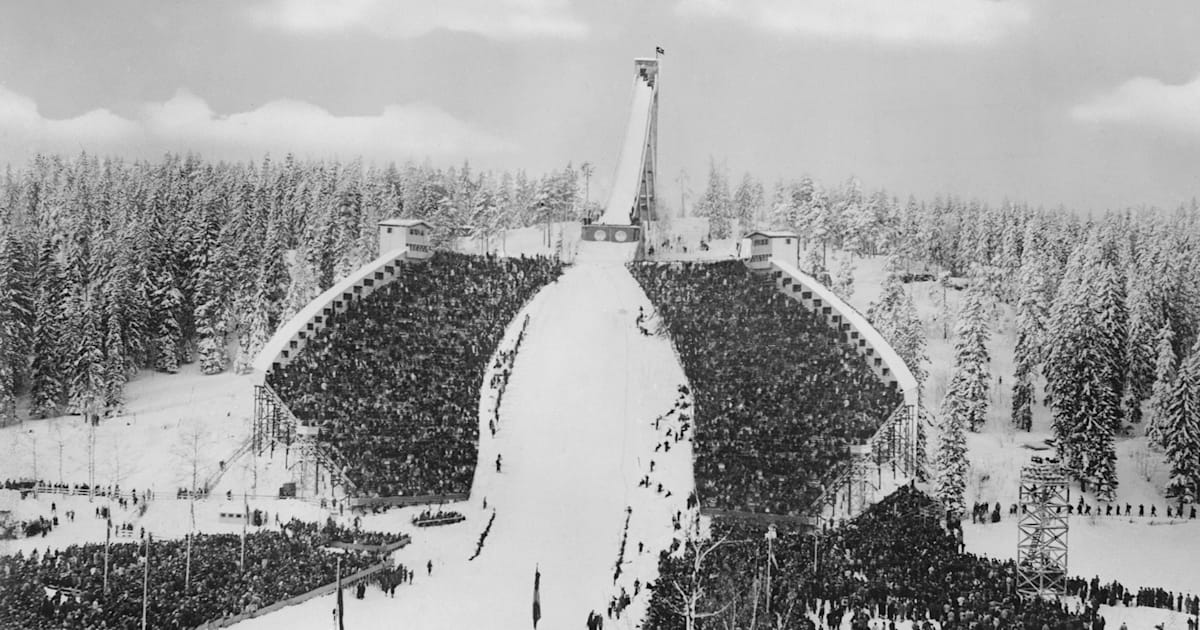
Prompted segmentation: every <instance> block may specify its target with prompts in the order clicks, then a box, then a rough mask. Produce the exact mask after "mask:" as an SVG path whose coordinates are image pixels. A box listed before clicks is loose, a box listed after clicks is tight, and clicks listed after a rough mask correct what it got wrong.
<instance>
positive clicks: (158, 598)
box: [0, 520, 407, 630]
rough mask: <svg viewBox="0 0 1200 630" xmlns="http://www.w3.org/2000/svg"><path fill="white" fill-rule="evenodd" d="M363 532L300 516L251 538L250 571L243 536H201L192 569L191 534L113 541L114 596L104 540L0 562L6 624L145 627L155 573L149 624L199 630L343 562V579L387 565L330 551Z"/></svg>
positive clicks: (324, 576)
mask: <svg viewBox="0 0 1200 630" xmlns="http://www.w3.org/2000/svg"><path fill="white" fill-rule="evenodd" d="M362 536H363V533H362V532H354V531H351V530H346V529H343V528H340V527H337V526H336V525H333V524H331V523H328V522H327V523H325V524H324V525H319V524H317V523H305V522H301V521H297V520H293V521H291V522H289V523H286V524H284V525H283V526H282V527H281V528H280V529H270V530H262V531H258V532H254V533H251V534H248V535H247V536H246V541H245V549H246V552H245V564H244V569H243V568H242V567H241V566H240V564H241V548H242V543H241V539H240V537H239V536H238V535H237V534H215V535H214V534H196V535H195V536H194V537H193V538H192V541H191V544H192V550H191V563H190V568H189V566H188V560H187V544H188V543H187V540H186V539H185V538H178V539H172V540H157V539H153V538H152V537H151V538H142V539H141V540H137V541H133V542H119V543H118V542H116V541H113V542H112V543H111V544H109V545H108V553H107V556H108V570H107V576H108V577H107V590H105V555H106V554H105V546H106V545H105V543H89V544H86V545H71V546H69V547H67V548H65V549H62V550H58V551H52V550H47V551H45V552H42V553H39V552H38V551H36V550H35V551H33V552H31V553H29V554H22V553H16V554H13V555H6V556H0V628H65V629H72V630H73V629H85V628H86V629H89V630H91V629H115V628H139V627H141V615H142V601H143V600H142V584H143V579H144V577H145V576H146V575H148V578H146V585H147V590H148V593H149V597H148V598H147V601H148V610H147V621H148V626H149V627H151V628H195V627H197V626H199V625H201V624H204V623H206V622H209V621H214V620H218V619H222V618H225V617H230V616H234V615H239V614H243V613H248V612H253V611H255V610H257V609H260V608H262V607H265V606H269V605H271V604H273V603H275V602H277V601H281V600H284V599H288V598H291V597H295V596H297V595H301V594H304V593H308V592H310V591H312V590H314V589H316V588H317V587H320V586H324V585H328V584H332V583H334V582H335V581H336V580H337V564H338V559H339V558H340V559H341V571H342V575H343V576H352V575H354V574H355V573H356V572H358V571H362V570H363V569H366V568H368V567H370V566H372V565H376V564H378V563H379V562H380V561H381V558H380V556H378V555H376V554H373V553H359V552H349V553H337V552H333V551H330V550H328V549H327V548H326V546H327V545H328V544H329V543H330V542H334V541H338V540H355V539H361V538H362ZM147 542H149V544H148V545H147ZM147 547H149V555H150V558H149V571H148V574H145V573H144V571H145V566H146V565H145V564H144V560H143V558H144V553H145V550H146V548H147ZM189 574H190V575H189ZM406 576H407V573H406ZM380 579H388V580H391V581H390V582H388V585H389V587H391V586H394V585H395V584H399V583H402V582H403V580H401V579H400V577H399V573H398V572H397V571H396V570H395V569H393V571H392V572H391V573H388V574H385V575H384V576H383V577H382V578H380Z"/></svg>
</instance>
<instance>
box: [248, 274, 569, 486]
mask: <svg viewBox="0 0 1200 630" xmlns="http://www.w3.org/2000/svg"><path fill="white" fill-rule="evenodd" d="M561 271H562V267H561V264H560V263H559V262H558V261H556V260H553V259H549V258H541V257H538V258H524V257H522V258H496V257H491V256H486V257H481V256H467V255H462V254H455V253H449V252H437V253H435V254H434V256H433V258H432V259H431V260H429V261H428V262H426V263H421V264H417V265H414V266H413V267H412V268H411V269H408V270H406V271H405V272H404V273H403V274H401V275H400V277H399V278H397V279H396V280H395V281H394V282H392V283H390V284H387V285H385V286H383V287H380V288H379V289H378V290H376V291H375V292H374V293H372V294H371V295H370V296H368V297H366V298H364V299H362V300H358V301H355V302H353V303H352V304H351V305H350V307H349V308H348V309H347V310H346V311H345V312H343V313H340V314H336V315H334V316H331V317H330V318H329V322H328V324H329V325H328V326H327V327H326V328H325V329H324V330H323V331H322V332H321V333H320V334H318V335H316V336H315V337H314V338H313V339H312V340H311V341H310V342H309V344H308V345H307V346H306V347H305V349H304V351H303V352H302V353H301V354H299V355H298V356H297V357H296V358H295V360H294V361H292V362H291V363H289V364H288V365H287V366H285V367H282V368H280V369H278V370H274V371H272V372H271V373H270V374H269V375H268V377H267V379H268V382H269V383H270V385H271V386H272V387H273V388H274V390H275V391H276V392H277V393H278V394H279V396H280V398H281V399H282V400H283V401H284V402H285V403H286V404H287V405H288V407H289V408H290V409H291V411H292V412H293V413H294V414H295V415H296V417H297V418H299V419H300V421H301V422H304V423H306V424H312V425H317V426H319V427H320V441H321V443H322V444H325V445H329V446H332V447H333V448H332V449H331V451H332V452H333V453H334V454H335V456H334V457H335V460H336V462H337V464H338V465H341V466H344V471H345V474H346V475H347V476H348V477H349V479H350V481H351V482H352V483H353V484H354V486H355V487H356V489H357V492H358V493H359V494H361V495H364V496H398V495H444V494H451V493H462V492H467V491H468V490H469V488H470V484H471V480H472V477H473V475H474V468H475V463H476V457H477V447H478V438H479V391H480V387H481V386H482V384H483V377H484V373H485V370H486V368H487V366H488V361H489V360H490V358H491V356H492V353H493V352H494V351H495V349H496V347H497V345H498V344H499V342H500V340H501V338H502V336H503V334H504V330H505V327H506V326H507V325H508V324H509V322H511V321H512V319H513V317H515V316H516V314H517V312H518V311H519V310H520V308H521V307H522V306H523V305H524V303H525V302H526V301H527V300H528V299H529V298H530V297H532V296H533V294H534V293H535V292H536V291H537V290H538V289H539V288H541V287H542V286H544V285H546V284H548V283H550V282H552V281H554V280H555V279H556V278H557V277H558V276H559V274H560V273H561Z"/></svg>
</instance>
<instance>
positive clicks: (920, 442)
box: [913, 409, 929, 483]
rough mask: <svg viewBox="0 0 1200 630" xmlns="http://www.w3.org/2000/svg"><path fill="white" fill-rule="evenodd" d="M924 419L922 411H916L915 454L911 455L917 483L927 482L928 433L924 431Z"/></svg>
mask: <svg viewBox="0 0 1200 630" xmlns="http://www.w3.org/2000/svg"><path fill="white" fill-rule="evenodd" d="M926 417H927V416H926V414H925V410H924V409H921V410H919V411H918V419H917V422H916V439H915V441H916V445H915V449H916V452H915V453H913V458H914V459H915V460H916V466H917V469H916V471H915V472H914V476H915V477H916V479H917V481H919V482H921V483H925V482H926V481H929V460H928V459H927V458H928V452H927V451H928V446H927V444H928V442H929V433H928V431H926V430H925V422H926Z"/></svg>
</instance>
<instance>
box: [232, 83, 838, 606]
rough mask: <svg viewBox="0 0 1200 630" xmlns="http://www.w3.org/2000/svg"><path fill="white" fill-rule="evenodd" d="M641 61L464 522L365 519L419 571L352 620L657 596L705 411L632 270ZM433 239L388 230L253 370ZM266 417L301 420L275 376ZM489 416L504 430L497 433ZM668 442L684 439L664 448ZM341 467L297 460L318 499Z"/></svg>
mask: <svg viewBox="0 0 1200 630" xmlns="http://www.w3.org/2000/svg"><path fill="white" fill-rule="evenodd" d="M634 64H635V76H634V87H633V97H632V105H631V108H630V117H629V122H628V126H627V129H626V133H625V137H624V144H623V145H622V148H621V152H620V156H619V159H618V162H617V170H616V177H615V180H614V186H613V189H612V193H611V195H610V196H609V199H608V203H607V206H606V208H605V211H604V213H603V215H601V216H600V217H599V220H598V221H596V222H593V223H587V224H585V225H584V226H583V228H582V234H581V236H582V242H581V243H580V245H579V250H578V252H577V255H576V257H575V260H574V263H575V264H573V265H571V266H569V267H568V268H567V269H566V270H565V272H564V273H563V274H562V275H561V276H560V277H559V278H558V279H557V281H555V282H552V283H550V284H549V285H547V286H545V287H543V288H542V289H541V290H540V291H538V292H537V293H536V295H535V296H534V297H533V298H532V300H530V301H529V302H528V303H527V304H526V305H525V306H524V307H523V308H522V310H521V311H520V312H519V313H518V314H517V317H516V318H515V319H514V320H513V322H512V323H511V324H510V325H509V328H508V331H507V333H506V334H505V338H504V340H502V341H501V343H500V345H499V348H498V349H497V353H499V352H501V351H502V350H505V349H507V348H512V347H514V346H513V345H512V344H513V340H514V339H517V338H518V337H519V338H520V339H522V340H523V341H520V342H519V343H520V351H519V352H516V354H515V359H514V360H513V363H512V367H511V377H510V378H509V380H508V385H507V389H506V390H505V393H504V394H503V397H502V399H501V398H498V397H497V396H496V395H495V394H494V393H493V392H490V391H489V389H488V386H487V383H488V382H490V381H492V380H493V377H494V376H495V371H496V369H497V368H496V367H493V368H491V369H490V370H489V371H488V373H487V374H485V375H484V383H485V385H484V387H483V390H482V391H481V392H480V403H479V406H480V409H479V421H480V428H479V433H478V435H479V444H478V463H477V465H476V467H475V473H474V479H473V482H472V485H471V490H470V494H469V497H462V496H456V497H440V499H446V500H451V501H454V504H453V508H454V509H455V510H456V511H459V512H461V513H462V514H464V515H465V516H466V519H465V521H464V522H462V523H459V524H456V525H452V526H447V527H438V528H425V529H421V530H417V531H413V529H412V528H409V527H407V519H408V518H410V517H411V515H412V514H414V513H415V512H416V511H418V510H420V509H422V507H421V506H420V505H417V506H408V505H409V503H418V502H419V501H418V500H419V499H425V501H424V503H426V504H428V503H430V502H431V501H433V500H437V499H439V498H435V497H409V498H408V499H411V501H404V500H400V501H396V502H392V503H390V505H392V506H393V507H397V506H398V507H399V509H393V510H391V511H390V514H389V513H384V514H382V515H375V514H366V515H364V520H363V527H364V528H369V529H375V530H380V529H388V528H389V527H392V528H398V529H403V531H405V532H406V533H411V535H412V543H411V544H410V545H408V546H407V547H405V548H403V549H401V550H399V551H397V552H396V553H395V555H394V558H395V560H396V561H398V562H400V563H403V564H404V565H405V566H408V567H415V568H416V569H417V575H416V579H415V581H414V583H413V584H409V585H406V586H405V587H404V588H403V593H402V594H398V595H397V596H396V598H395V599H392V598H384V597H382V596H374V590H373V589H372V596H371V597H368V598H367V599H366V600H364V601H361V602H359V601H355V602H351V604H350V605H348V606H347V607H346V613H345V624H346V627H354V628H359V629H366V628H391V627H396V624H398V623H399V624H402V625H403V626H404V627H410V628H429V629H440V628H519V627H527V626H529V624H530V621H531V618H530V616H531V599H534V600H535V601H537V602H538V603H537V607H538V608H537V609H538V611H539V612H538V615H539V616H540V618H541V619H540V625H542V627H546V628H569V627H582V626H583V625H584V622H585V621H586V620H587V618H588V615H589V613H590V612H596V613H600V614H602V615H603V614H604V612H605V611H606V610H607V609H608V607H609V606H610V604H611V603H612V602H613V600H614V599H615V598H619V597H620V596H621V595H623V594H624V595H628V596H631V597H632V598H633V599H632V601H631V602H630V604H629V607H628V608H627V609H626V611H625V617H624V619H622V620H620V621H619V623H618V625H617V627H630V628H632V627H634V626H635V625H636V623H637V621H638V620H640V619H641V618H642V617H643V615H644V613H645V608H646V606H648V604H649V592H648V590H647V589H645V588H641V589H640V594H639V585H640V586H642V587H644V586H645V585H647V584H650V583H652V582H653V581H654V580H656V579H657V577H658V575H657V571H658V559H659V554H660V553H661V552H662V551H664V550H667V549H670V548H672V545H673V544H674V543H675V541H676V537H677V536H679V535H681V533H680V531H679V528H678V526H677V523H678V521H679V520H683V521H687V520H688V519H690V518H691V516H689V514H694V513H695V511H696V510H698V509H699V508H698V507H697V506H694V505H693V504H691V502H689V501H688V498H689V497H690V496H691V495H692V494H693V492H694V490H695V481H694V475H693V451H692V440H691V434H690V433H689V434H687V435H686V438H687V439H683V437H684V436H683V435H681V434H680V432H681V431H686V429H683V428H682V427H681V426H680V425H678V424H676V423H677V422H678V418H679V417H680V416H682V415H683V414H682V413H680V414H676V415H672V414H673V413H674V412H675V411H678V410H679V409H683V408H687V407H688V406H690V405H691V404H692V401H691V399H690V394H689V393H688V392H689V390H690V385H689V383H688V381H687V377H686V375H685V374H684V371H683V368H682V367H681V365H680V363H679V360H678V357H677V355H676V353H675V350H674V348H673V347H672V344H671V340H670V339H669V338H667V337H666V336H665V335H652V334H651V335H647V334H644V333H643V331H642V330H641V319H640V318H639V317H638V315H639V313H641V312H645V313H651V312H653V311H654V307H653V305H652V303H651V301H650V300H649V298H648V297H647V296H646V294H645V293H644V292H643V291H642V288H641V287H640V286H639V284H638V282H637V281H636V280H635V279H634V278H633V276H632V275H631V274H630V272H629V270H628V269H627V268H626V264H627V263H628V262H629V261H631V260H634V259H636V258H639V257H640V254H641V252H642V249H643V246H642V243H643V242H644V232H643V230H644V228H645V226H646V222H648V221H652V220H654V219H655V185H654V184H655V181H654V180H655V157H656V143H657V141H656V128H657V103H658V69H659V67H658V60H656V59H637V60H635V62H634ZM428 231H429V226H428V225H427V224H424V223H422V222H419V221H407V222H406V221H395V220H393V221H385V222H384V223H382V224H381V226H380V251H381V252H385V253H384V254H383V255H381V256H380V257H379V258H378V259H377V260H375V261H373V262H372V263H370V264H368V265H366V266H365V267H363V269H361V270H360V271H359V272H357V273H355V274H352V275H351V276H349V277H348V278H346V279H345V280H343V281H342V282H340V283H338V284H337V285H336V286H334V287H333V288H331V289H330V290H328V291H326V292H325V293H324V294H322V296H320V297H318V298H317V299H316V300H314V302H313V303H312V304H310V305H309V306H308V307H306V308H305V309H303V310H302V311H301V312H300V314H299V315H298V316H297V317H296V318H295V319H294V320H293V321H291V322H289V323H288V324H286V325H285V326H284V327H282V328H281V329H280V331H279V332H278V333H277V334H276V336H275V337H274V338H273V339H272V340H271V341H270V342H269V343H268V345H267V350H266V351H265V352H264V353H263V354H262V356H260V357H259V359H258V362H257V366H258V367H259V368H260V369H262V370H264V371H268V370H271V369H278V368H279V367H280V366H281V365H286V364H287V363H288V362H289V361H290V360H292V358H294V357H295V356H296V355H297V354H299V353H300V352H303V350H304V346H305V345H306V342H307V341H308V340H309V339H311V338H312V337H313V336H314V335H317V334H319V333H320V331H321V329H322V328H323V326H324V325H325V323H326V322H327V321H328V319H329V317H330V316H331V315H333V314H335V313H340V312H343V311H345V310H346V309H348V308H352V304H353V302H355V301H357V300H360V299H365V298H366V296H367V295H369V294H370V293H371V292H372V291H374V290H377V289H378V288H379V287H380V286H382V285H384V284H386V283H389V282H393V281H395V280H397V279H398V278H399V277H401V276H403V274H408V273H422V269H423V267H421V266H416V265H410V264H409V263H410V262H412V261H413V260H414V259H416V260H422V259H425V258H428V254H429V248H428V242H427V240H425V239H427V236H428ZM776 271H778V270H776ZM776 275H778V274H776ZM792 277H793V278H794V277H797V276H796V275H793V276H792ZM787 284H788V285H790V284H791V282H788V283H787ZM781 290H783V289H781ZM814 290H817V291H819V289H814ZM820 296H821V297H824V298H826V299H827V300H829V301H830V302H831V303H832V302H833V299H834V298H829V297H828V296H826V294H825V293H820ZM796 297H797V298H798V299H799V297H800V294H798V293H797V294H796ZM805 297H806V298H807V297H809V296H808V295H805ZM839 303H840V302H839ZM816 304H817V305H818V308H820V305H821V303H820V302H819V301H818V302H817V303H816ZM825 310H826V312H828V308H826V309H825ZM845 310H846V311H847V312H848V311H849V310H850V309H848V307H847V308H846V309H845ZM839 312H841V311H840V310H839ZM837 324H838V325H839V326H840V325H841V324H842V322H841V321H840V320H839V321H838V322H837ZM856 338H857V336H856ZM491 364H492V365H493V366H496V365H499V362H498V361H497V360H496V359H493V360H492V361H491ZM396 395H401V396H402V395H404V393H403V392H402V391H401V390H397V393H396ZM413 395H419V393H417V394H413ZM256 409H260V410H264V411H265V413H264V414H263V419H262V420H261V421H260V422H261V423H262V426H261V427H260V429H261V432H262V433H263V435H264V438H263V439H269V438H270V434H272V432H274V431H277V430H278V428H277V427H268V426H266V423H267V422H268V421H269V422H273V423H276V424H278V423H280V422H283V423H289V422H290V423H292V424H296V423H297V420H296V419H295V418H294V417H289V416H290V412H288V411H287V409H286V405H285V404H284V403H283V401H280V400H278V398H276V397H274V395H273V393H272V392H270V391H269V388H268V387H267V386H266V385H264V386H263V387H260V389H259V392H258V399H257V400H256ZM493 414H495V415H493ZM280 418H282V420H280ZM493 418H497V419H498V422H497V423H496V426H498V427H499V429H498V430H497V431H492V430H491V427H490V425H489V423H490V421H491V420H492V419H493ZM291 431H292V432H296V428H294V427H293V428H292V429H291ZM671 431H674V432H675V433H674V434H672V433H671ZM664 441H667V442H672V444H673V447H670V448H668V449H667V450H665V451H660V450H659V449H660V447H661V446H662V445H663V443H664ZM301 450H302V452H304V449H301ZM309 451H319V449H316V448H315V447H312V448H310V449H309ZM303 458H304V456H302V459H303ZM501 463H502V464H503V465H501ZM336 465H337V462H330V461H314V462H312V464H311V468H306V467H305V466H301V467H300V468H299V470H300V476H301V477H302V478H303V477H305V476H309V477H312V478H313V479H315V480H316V481H314V483H313V485H312V486H311V487H310V488H307V489H308V490H310V491H312V492H313V493H315V494H310V495H309V496H315V495H317V494H319V495H320V496H328V495H333V494H334V493H335V491H336V492H337V493H339V494H341V496H345V494H352V493H353V488H349V487H345V486H344V485H343V486H342V487H330V484H332V485H333V486H337V485H338V484H337V482H336V479H337V477H338V474H337V471H336ZM322 469H324V471H325V472H324V473H322V472H321V471H322ZM322 479H323V481H322ZM647 479H648V480H649V482H648V483H647V482H644V480H647ZM301 482H302V483H301V486H302V489H305V488H304V486H305V484H304V483H303V479H301ZM397 499H404V498H403V497H397ZM349 504H350V505H355V502H354V501H353V500H351V501H349ZM681 515H682V516H681ZM535 580H536V582H537V584H538V586H537V588H536V590H535V587H534V583H535ZM635 595H637V596H635ZM334 605H335V604H334V600H333V596H332V595H325V596H318V597H314V598H313V599H311V600H309V601H307V602H304V603H301V604H298V605H295V606H291V607H288V608H285V609H283V610H279V611H276V612H273V613H271V614H270V615H267V616H265V617H262V618H258V619H251V620H248V621H246V622H243V623H242V624H239V627H244V628H247V629H248V630H250V629H253V628H285V627H286V628H295V629H300V628H324V627H327V626H328V619H329V611H330V610H331V608H332V607H333V606H334Z"/></svg>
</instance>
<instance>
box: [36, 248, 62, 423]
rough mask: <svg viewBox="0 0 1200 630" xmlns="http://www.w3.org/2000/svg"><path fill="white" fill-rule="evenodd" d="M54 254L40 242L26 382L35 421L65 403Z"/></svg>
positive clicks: (59, 287) (59, 274)
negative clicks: (30, 363) (30, 356)
mask: <svg viewBox="0 0 1200 630" xmlns="http://www.w3.org/2000/svg"><path fill="white" fill-rule="evenodd" d="M56 257H57V251H56V249H55V247H54V244H53V242H52V241H51V240H50V239H48V238H47V239H43V241H42V246H41V249H40V251H39V252H38V258H37V265H36V267H35V270H34V273H35V286H36V287H37V291H36V293H35V294H34V306H33V308H34V325H33V345H32V348H31V354H32V355H33V359H32V360H33V365H32V372H31V376H30V378H31V381H30V394H31V397H32V406H31V409H30V414H31V415H33V416H34V417H35V418H46V417H50V416H55V415H58V413H59V410H60V407H61V406H62V404H63V403H64V402H65V401H66V397H67V387H68V383H67V382H66V380H65V376H66V374H67V370H66V367H67V361H66V359H65V356H64V354H65V348H64V347H63V346H64V339H63V335H64V333H65V332H66V322H65V318H64V313H65V312H66V308H65V307H66V300H65V294H64V291H65V289H66V286H65V285H66V283H65V281H64V279H63V276H62V269H61V268H60V267H59V264H58V261H57V259H56Z"/></svg>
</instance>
